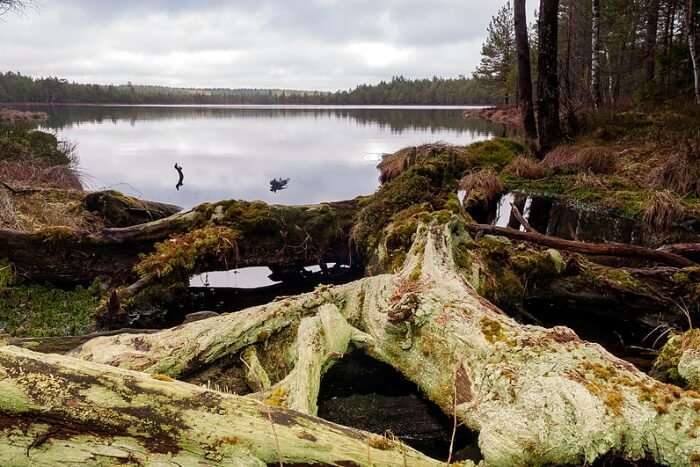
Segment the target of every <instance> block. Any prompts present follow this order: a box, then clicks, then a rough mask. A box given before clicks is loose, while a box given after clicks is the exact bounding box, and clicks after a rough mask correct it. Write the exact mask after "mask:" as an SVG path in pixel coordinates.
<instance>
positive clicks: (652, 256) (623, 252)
mask: <svg viewBox="0 0 700 467" xmlns="http://www.w3.org/2000/svg"><path fill="white" fill-rule="evenodd" d="M467 228H468V229H469V230H470V231H472V232H478V233H483V234H490V235H500V236H504V237H507V238H511V239H514V240H522V241H526V242H532V243H536V244H538V245H544V246H547V247H550V248H558V249H561V250H568V251H574V252H576V253H582V254H586V255H599V256H617V257H625V258H639V259H645V260H647V261H652V262H655V263H661V264H666V265H670V266H676V267H681V268H686V267H692V266H696V265H697V263H695V262H694V261H691V260H689V259H688V258H684V257H683V256H680V255H678V254H675V253H671V252H668V251H663V250H652V249H649V248H644V247H641V246H636V245H627V244H622V243H585V242H577V241H575V240H565V239H563V238H557V237H551V236H548V235H543V234H540V233H535V232H521V231H519V230H515V229H510V228H507V227H497V226H495V225H484V224H470V225H468V226H467Z"/></svg>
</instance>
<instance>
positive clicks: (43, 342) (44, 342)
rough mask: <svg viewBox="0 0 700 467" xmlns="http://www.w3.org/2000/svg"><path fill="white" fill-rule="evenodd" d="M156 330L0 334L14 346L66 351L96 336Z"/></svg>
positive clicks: (48, 350)
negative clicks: (67, 334) (34, 334)
mask: <svg viewBox="0 0 700 467" xmlns="http://www.w3.org/2000/svg"><path fill="white" fill-rule="evenodd" d="M152 332H157V331H156V330H149V329H117V330H114V331H101V332H95V333H92V334H86V335H83V336H63V337H10V336H9V335H7V336H3V335H0V339H4V341H5V344H7V345H13V346H15V347H22V348H25V349H29V350H33V351H35V352H41V353H59V354H62V353H67V352H70V351H71V350H73V349H75V348H76V347H79V346H81V345H82V344H84V343H86V342H88V341H90V340H92V339H94V338H96V337H103V336H117V335H120V334H147V333H152Z"/></svg>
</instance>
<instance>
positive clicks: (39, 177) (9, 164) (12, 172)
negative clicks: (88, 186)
mask: <svg viewBox="0 0 700 467" xmlns="http://www.w3.org/2000/svg"><path fill="white" fill-rule="evenodd" d="M0 181H2V182H5V183H7V184H8V185H10V186H12V187H13V188H22V187H31V188H57V189H62V190H82V188H83V186H82V183H81V181H80V176H79V175H78V172H77V171H76V169H74V168H73V167H72V166H65V165H57V166H47V165H46V164H44V163H42V162H39V161H1V162H0Z"/></svg>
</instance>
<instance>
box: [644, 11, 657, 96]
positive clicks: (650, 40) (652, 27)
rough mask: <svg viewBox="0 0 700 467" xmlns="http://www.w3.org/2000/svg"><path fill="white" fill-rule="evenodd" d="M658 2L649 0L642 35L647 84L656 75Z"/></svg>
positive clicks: (648, 84) (651, 82) (652, 80)
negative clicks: (644, 28) (644, 31)
mask: <svg viewBox="0 0 700 467" xmlns="http://www.w3.org/2000/svg"><path fill="white" fill-rule="evenodd" d="M659 2H660V0H651V1H650V2H649V5H648V7H647V8H648V10H647V21H646V22H647V25H646V34H645V36H644V43H645V44H644V45H645V47H644V48H645V54H646V56H645V59H644V62H645V66H644V70H645V81H646V84H647V86H650V85H653V83H654V79H655V77H656V36H657V32H658V23H659Z"/></svg>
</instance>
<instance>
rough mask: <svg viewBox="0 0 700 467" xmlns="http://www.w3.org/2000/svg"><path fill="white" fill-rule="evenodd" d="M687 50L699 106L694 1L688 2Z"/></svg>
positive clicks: (698, 68)
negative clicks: (688, 50)
mask: <svg viewBox="0 0 700 467" xmlns="http://www.w3.org/2000/svg"><path fill="white" fill-rule="evenodd" d="M687 23H688V24H687V28H688V48H689V49H690V61H691V64H692V66H693V83H694V90H695V103H696V104H699V105H700V64H698V60H699V59H698V49H697V14H696V12H695V1H694V0H688V21H687Z"/></svg>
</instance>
